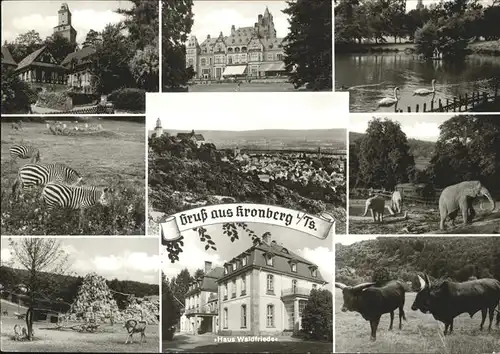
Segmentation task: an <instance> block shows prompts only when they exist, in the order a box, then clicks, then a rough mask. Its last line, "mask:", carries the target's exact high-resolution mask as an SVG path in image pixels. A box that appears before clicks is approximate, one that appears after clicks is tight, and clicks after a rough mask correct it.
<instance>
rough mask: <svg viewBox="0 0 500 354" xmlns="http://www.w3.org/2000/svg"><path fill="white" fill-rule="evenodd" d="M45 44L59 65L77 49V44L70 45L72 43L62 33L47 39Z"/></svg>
mask: <svg viewBox="0 0 500 354" xmlns="http://www.w3.org/2000/svg"><path fill="white" fill-rule="evenodd" d="M44 44H45V45H46V46H47V50H48V52H49V53H50V54H52V56H53V57H54V59H55V60H56V62H57V63H58V64H60V63H61V62H62V61H63V60H64V58H66V57H67V56H68V54H69V53H73V52H74V51H75V49H76V43H70V41H69V40H68V39H67V38H66V37H64V36H62V35H61V34H60V33H54V34H53V35H52V36H50V37H47V39H45V42H44Z"/></svg>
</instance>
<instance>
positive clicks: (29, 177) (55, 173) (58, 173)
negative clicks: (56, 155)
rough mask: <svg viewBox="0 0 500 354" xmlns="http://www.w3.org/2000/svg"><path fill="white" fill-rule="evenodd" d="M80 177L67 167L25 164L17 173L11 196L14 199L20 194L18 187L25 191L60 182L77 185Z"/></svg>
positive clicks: (80, 179)
mask: <svg viewBox="0 0 500 354" xmlns="http://www.w3.org/2000/svg"><path fill="white" fill-rule="evenodd" d="M81 181H82V177H80V175H79V174H78V172H76V171H75V170H74V169H72V168H71V167H69V166H66V165H63V164H60V163H53V164H31V163H30V164H26V165H24V166H23V167H21V168H20V169H19V171H18V173H17V178H16V181H15V182H14V185H13V186H12V194H13V195H14V196H15V197H16V199H17V196H18V195H19V193H17V192H20V190H19V186H21V189H22V190H23V191H25V190H26V189H28V188H31V187H34V186H43V185H46V184H47V183H49V182H60V183H66V184H69V185H74V184H78V183H80V182H81Z"/></svg>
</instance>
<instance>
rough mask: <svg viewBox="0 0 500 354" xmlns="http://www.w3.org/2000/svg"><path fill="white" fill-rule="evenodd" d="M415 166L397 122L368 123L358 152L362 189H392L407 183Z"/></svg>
mask: <svg viewBox="0 0 500 354" xmlns="http://www.w3.org/2000/svg"><path fill="white" fill-rule="evenodd" d="M414 166H415V161H414V158H413V156H412V155H410V153H409V145H408V140H407V138H406V134H405V133H403V131H402V130H401V126H400V124H399V123H398V122H394V121H391V120H388V119H385V120H383V121H382V120H381V119H378V118H374V119H373V120H371V121H370V122H369V123H368V129H367V130H366V134H365V135H364V136H363V137H362V140H361V145H360V152H359V168H360V174H361V179H362V181H363V184H364V185H365V187H373V188H380V187H384V188H387V189H389V190H392V189H394V187H395V186H396V184H398V183H405V182H408V171H409V170H411V168H412V167H414Z"/></svg>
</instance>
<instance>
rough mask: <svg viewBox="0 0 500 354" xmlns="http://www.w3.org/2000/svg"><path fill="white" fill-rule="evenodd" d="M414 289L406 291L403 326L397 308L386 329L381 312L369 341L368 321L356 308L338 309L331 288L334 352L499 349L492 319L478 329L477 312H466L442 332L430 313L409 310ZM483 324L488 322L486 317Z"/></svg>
mask: <svg viewBox="0 0 500 354" xmlns="http://www.w3.org/2000/svg"><path fill="white" fill-rule="evenodd" d="M414 299H415V293H407V294H406V301H405V313H406V318H407V321H406V322H405V321H403V329H402V330H399V329H398V325H399V318H398V311H396V312H395V316H394V329H393V330H392V331H388V328H389V322H390V318H389V314H384V315H383V316H382V319H381V320H380V324H379V327H378V331H377V340H376V341H375V342H372V341H370V323H369V322H368V321H365V320H364V319H363V317H361V315H360V314H359V313H357V312H342V311H340V309H341V307H342V304H343V298H342V291H341V290H340V289H335V349H336V351H337V352H342V353H344V352H347V353H352V352H357V353H359V352H361V353H439V354H481V353H493V352H494V351H497V352H498V350H499V349H500V328H498V327H495V323H493V327H492V331H491V332H490V333H488V330H487V326H486V325H485V329H484V330H483V331H482V332H481V331H479V324H480V323H481V314H480V313H476V314H475V315H474V317H473V318H472V319H471V318H470V317H469V315H468V314H463V315H460V316H458V317H456V318H455V321H454V328H453V334H451V335H449V336H444V335H443V331H444V325H443V324H442V323H441V322H438V321H436V320H434V318H433V317H432V315H427V314H423V313H422V312H420V311H412V310H411V305H412V304H413V301H414ZM486 321H487V322H486V323H485V324H489V320H488V319H487V320H486Z"/></svg>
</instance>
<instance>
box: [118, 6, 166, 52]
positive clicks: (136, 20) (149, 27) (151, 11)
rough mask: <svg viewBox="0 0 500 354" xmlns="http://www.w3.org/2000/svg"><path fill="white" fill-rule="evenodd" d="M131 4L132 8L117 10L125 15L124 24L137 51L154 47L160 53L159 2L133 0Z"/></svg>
mask: <svg viewBox="0 0 500 354" xmlns="http://www.w3.org/2000/svg"><path fill="white" fill-rule="evenodd" d="M130 2H132V8H130V9H118V10H117V12H118V13H119V14H122V15H125V20H124V21H123V23H124V25H125V27H126V28H127V29H128V33H129V40H130V41H131V42H132V43H133V45H134V47H135V49H136V50H139V49H141V50H142V49H144V48H145V47H146V46H153V47H155V48H156V50H157V51H158V36H159V33H158V32H159V31H158V30H159V28H158V25H159V23H158V21H159V16H158V13H159V10H158V1H144V0H131V1H130ZM157 55H158V54H157Z"/></svg>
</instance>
